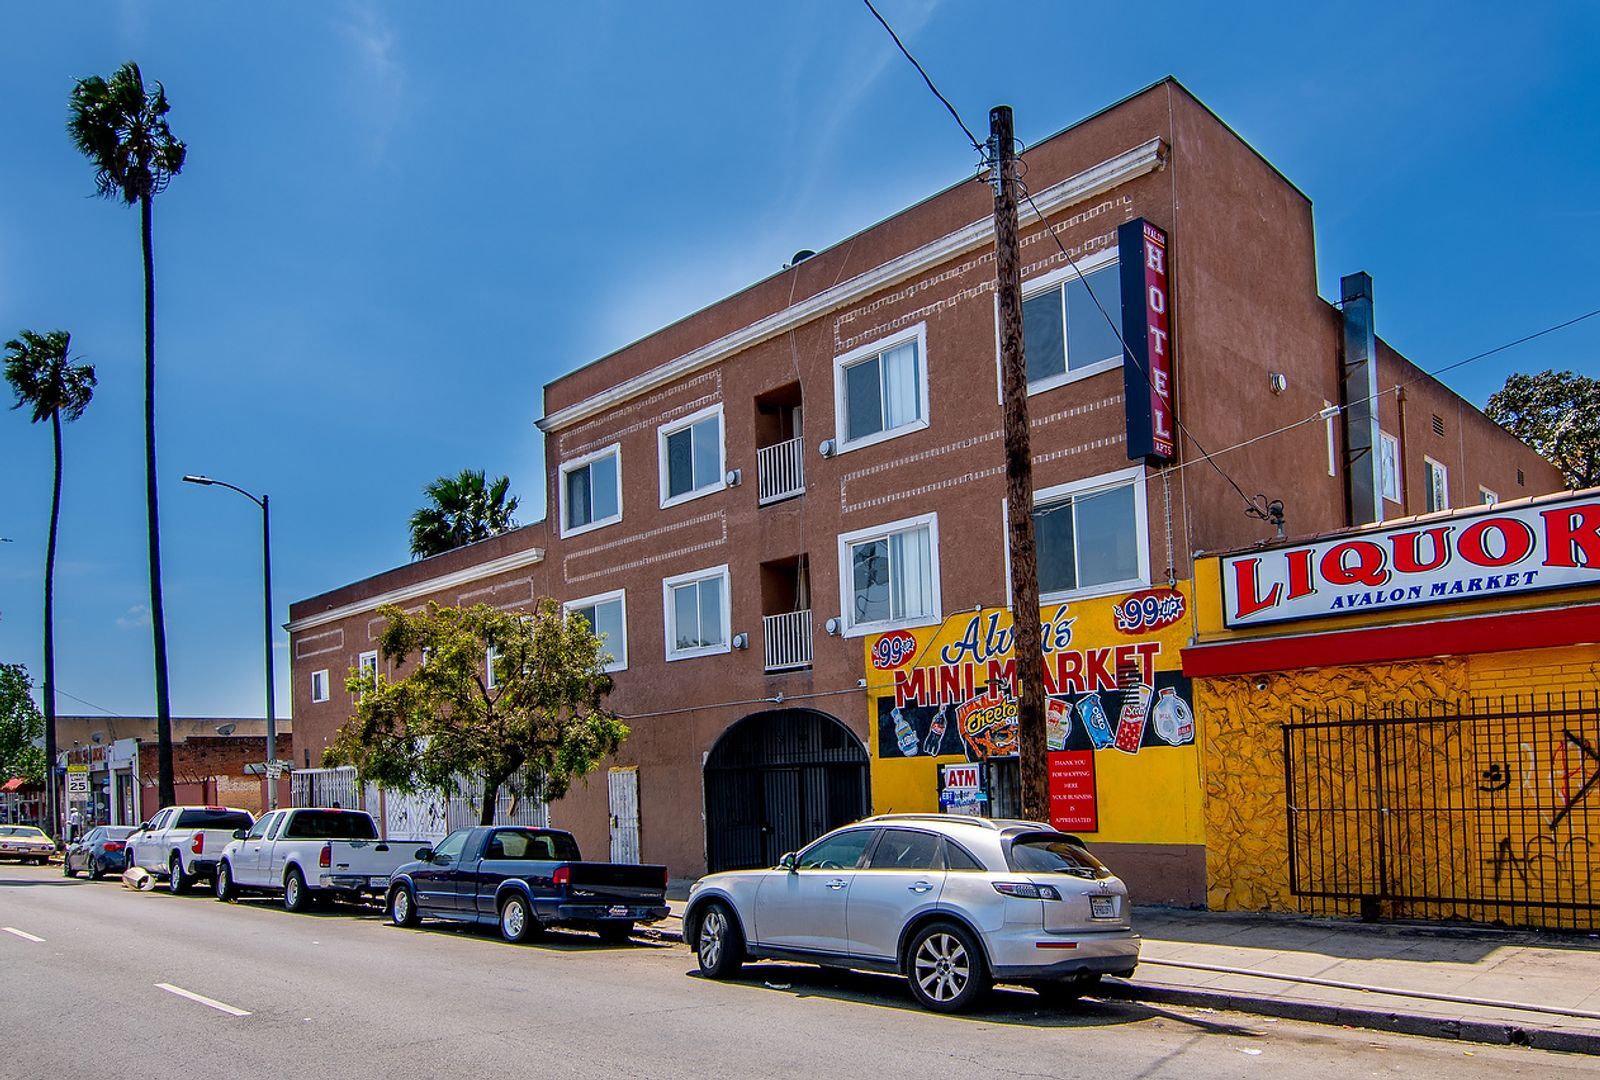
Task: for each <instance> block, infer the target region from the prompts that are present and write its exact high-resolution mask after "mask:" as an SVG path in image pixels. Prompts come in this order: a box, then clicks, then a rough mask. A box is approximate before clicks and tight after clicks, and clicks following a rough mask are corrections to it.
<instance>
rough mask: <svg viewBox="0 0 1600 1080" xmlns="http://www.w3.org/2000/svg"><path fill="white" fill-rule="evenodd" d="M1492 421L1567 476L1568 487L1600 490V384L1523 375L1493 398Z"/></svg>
mask: <svg viewBox="0 0 1600 1080" xmlns="http://www.w3.org/2000/svg"><path fill="white" fill-rule="evenodd" d="M1484 411H1485V412H1487V413H1488V414H1489V419H1491V420H1493V421H1494V422H1495V423H1497V424H1499V425H1500V426H1501V427H1503V428H1505V429H1506V430H1507V431H1509V432H1511V434H1513V435H1515V436H1516V437H1517V438H1519V439H1521V440H1522V441H1523V442H1525V443H1527V444H1528V445H1529V446H1531V447H1533V448H1534V449H1535V450H1536V451H1538V452H1539V454H1540V456H1541V457H1543V458H1544V459H1545V460H1546V461H1548V462H1550V463H1551V464H1552V465H1554V466H1555V467H1556V468H1558V469H1560V470H1561V474H1562V475H1563V476H1564V477H1566V480H1567V486H1569V487H1573V488H1586V487H1594V486H1595V485H1596V484H1600V379H1591V378H1589V377H1588V376H1587V375H1579V374H1577V373H1575V372H1571V371H1541V372H1539V373H1538V374H1536V375H1524V374H1521V373H1518V374H1516V375H1513V376H1511V377H1510V378H1509V379H1507V380H1506V384H1505V386H1503V387H1501V388H1500V389H1499V390H1496V391H1495V392H1494V393H1493V394H1491V395H1490V396H1489V405H1488V408H1487V409H1486V410H1484Z"/></svg>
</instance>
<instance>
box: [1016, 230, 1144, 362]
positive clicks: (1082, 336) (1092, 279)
mask: <svg viewBox="0 0 1600 1080" xmlns="http://www.w3.org/2000/svg"><path fill="white" fill-rule="evenodd" d="M1119 274H1120V270H1119V269H1118V266H1117V263H1116V262H1115V261H1112V262H1111V263H1110V264H1109V265H1107V264H1104V263H1101V264H1100V265H1099V266H1098V267H1097V268H1094V269H1087V268H1085V270H1084V274H1083V276H1082V277H1079V276H1078V273H1077V271H1075V270H1073V269H1072V268H1071V267H1070V266H1069V267H1066V268H1064V269H1061V270H1057V271H1053V272H1052V273H1049V274H1045V275H1044V276H1042V277H1040V278H1039V279H1037V280H1036V281H1030V282H1025V283H1024V284H1023V300H1022V335H1023V347H1024V353H1025V355H1026V358H1027V363H1028V389H1029V390H1030V391H1038V390H1048V389H1050V388H1051V387H1053V386H1060V385H1062V384H1063V383H1069V382H1072V381H1074V380H1076V379H1081V378H1084V377H1085V376H1088V375H1093V374H1094V373H1096V372H1099V371H1109V370H1111V369H1112V368H1115V367H1118V366H1120V365H1121V363H1122V341H1121V339H1119V338H1118V337H1117V330H1116V328H1115V324H1117V323H1119V322H1120V321H1121V319H1122V282H1121V278H1120V277H1119ZM1091 290H1093V295H1092V296H1091V295H1090V291H1091ZM1096 300H1098V301H1099V305H1098V306H1097V305H1096V304H1095V301H1096ZM1101 308H1104V309H1105V310H1104V312H1102V311H1101Z"/></svg>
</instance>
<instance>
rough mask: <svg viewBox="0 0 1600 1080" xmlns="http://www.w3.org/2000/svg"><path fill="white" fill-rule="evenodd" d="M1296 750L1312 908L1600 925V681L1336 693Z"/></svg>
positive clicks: (1306, 722)
mask: <svg viewBox="0 0 1600 1080" xmlns="http://www.w3.org/2000/svg"><path fill="white" fill-rule="evenodd" d="M1283 758H1284V774H1285V788H1286V795H1287V818H1288V822H1287V824H1288V834H1289V835H1288V840H1289V887H1290V891H1291V892H1293V893H1294V894H1295V895H1296V896H1299V897H1302V898H1303V900H1302V906H1303V908H1304V909H1305V910H1307V911H1309V912H1312V913H1316V914H1355V913H1358V912H1359V913H1360V914H1361V915H1362V916H1363V917H1365V918H1369V919H1375V918H1397V919H1433V920H1440V919H1455V920H1463V921H1470V922H1479V923H1494V924H1501V925H1513V926H1535V927H1544V928H1551V929H1582V930H1594V929H1597V928H1600V851H1596V850H1595V845H1596V843H1597V842H1600V834H1597V832H1596V829H1597V828H1600V698H1597V695H1596V694H1595V693H1593V692H1582V693H1569V694H1564V695H1561V696H1559V697H1558V696H1553V695H1552V696H1548V697H1546V698H1544V699H1542V700H1536V699H1532V698H1500V699H1476V700H1473V701H1470V702H1462V703H1453V702H1433V703H1428V704H1424V705H1422V706H1420V707H1417V706H1404V707H1402V706H1394V705H1389V706H1383V707H1378V708H1371V709H1368V710H1365V711H1359V712H1358V711H1355V710H1353V709H1340V708H1332V709H1328V710H1325V711H1321V712H1317V713H1308V714H1305V715H1304V716H1303V718H1302V719H1301V720H1299V721H1296V722H1294V723H1290V724H1285V725H1284V730H1283Z"/></svg>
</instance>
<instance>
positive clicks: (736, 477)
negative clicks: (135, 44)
mask: <svg viewBox="0 0 1600 1080" xmlns="http://www.w3.org/2000/svg"><path fill="white" fill-rule="evenodd" d="M723 479H724V480H725V481H727V483H728V486H729V487H738V486H739V481H741V480H743V479H744V472H743V470H741V469H729V470H728V475H726V476H724V477H723Z"/></svg>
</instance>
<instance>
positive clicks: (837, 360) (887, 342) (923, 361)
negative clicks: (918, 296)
mask: <svg viewBox="0 0 1600 1080" xmlns="http://www.w3.org/2000/svg"><path fill="white" fill-rule="evenodd" d="M908 341H915V342H916V343H917V372H918V374H919V376H920V378H918V380H917V383H918V385H917V394H918V398H917V402H918V404H917V412H918V413H919V415H918V417H917V419H915V420H913V421H912V422H911V423H909V424H901V425H900V426H899V427H896V428H886V429H884V430H883V431H877V432H874V433H873V434H871V435H863V436H861V438H859V439H854V440H851V439H847V438H846V437H845V432H847V431H849V430H850V428H849V423H848V416H847V408H848V405H849V402H848V401H847V400H846V398H845V386H844V372H845V369H846V368H850V367H854V366H855V365H856V364H858V363H861V362H862V361H865V360H867V359H869V358H871V357H874V356H878V355H880V354H882V353H886V352H888V351H889V350H890V349H894V348H898V347H899V346H901V345H904V344H905V343H906V342H908ZM879 370H880V371H881V370H882V369H881V368H880V369H879ZM928 377H929V376H928V324H927V323H925V322H920V323H917V324H916V325H915V326H909V327H907V328H906V329H904V330H901V331H899V332H898V333H895V334H891V335H889V336H888V337H883V338H879V339H878V340H876V341H873V342H869V343H868V344H866V345H862V346H860V347H859V348H855V349H851V350H850V351H849V352H847V353H845V354H844V355H842V356H835V357H834V358H833V447H834V452H835V453H837V454H848V453H849V452H850V451H852V450H860V449H861V448H863V447H866V446H874V445H876V444H878V443H881V442H886V441H888V440H889V439H898V438H900V437H901V436H902V435H909V434H911V433H912V432H913V431H923V430H925V429H926V428H927V427H928ZM880 378H881V375H880Z"/></svg>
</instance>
